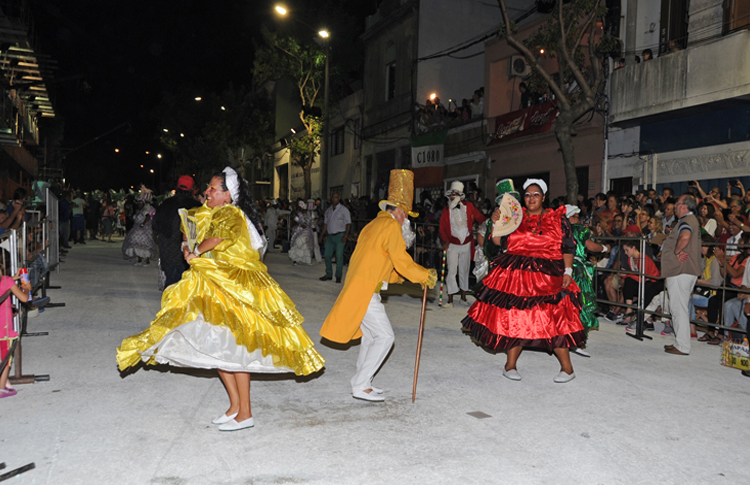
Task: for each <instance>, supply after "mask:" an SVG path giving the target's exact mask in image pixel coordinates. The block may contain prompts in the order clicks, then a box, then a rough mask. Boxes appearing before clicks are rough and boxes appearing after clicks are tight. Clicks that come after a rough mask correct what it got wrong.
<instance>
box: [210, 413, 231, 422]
mask: <svg viewBox="0 0 750 485" xmlns="http://www.w3.org/2000/svg"><path fill="white" fill-rule="evenodd" d="M236 417H237V413H234V414H230V415H229V416H227V415H226V414H222V415H221V416H219V417H218V418H216V419H212V420H211V422H212V423H213V424H224V423H228V422H229V421H231V420H233V419H234V418H236Z"/></svg>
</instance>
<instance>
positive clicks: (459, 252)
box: [440, 180, 487, 308]
mask: <svg viewBox="0 0 750 485" xmlns="http://www.w3.org/2000/svg"><path fill="white" fill-rule="evenodd" d="M445 196H446V197H447V198H448V205H449V207H448V208H447V209H445V210H443V213H442V214H441V216H440V240H441V241H443V251H446V263H445V264H446V269H447V270H448V276H447V277H446V284H447V286H448V302H447V303H443V307H448V308H450V307H452V306H453V295H454V294H455V293H458V291H459V288H460V290H461V299H460V300H459V303H460V304H461V305H463V306H467V307H468V306H469V302H468V301H467V300H466V292H467V291H468V289H469V267H470V266H471V260H472V255H473V254H474V234H473V233H472V228H473V227H474V223H475V222H477V223H479V224H481V223H483V222H484V221H485V220H486V219H487V218H486V217H485V216H483V215H482V213H481V212H479V211H478V210H477V209H476V207H474V204H465V203H463V200H464V197H465V196H464V184H462V183H461V182H459V181H458V180H455V181H453V182H451V187H450V189H448V190H447V191H446V192H445ZM456 276H458V284H456Z"/></svg>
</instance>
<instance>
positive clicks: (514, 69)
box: [508, 56, 531, 77]
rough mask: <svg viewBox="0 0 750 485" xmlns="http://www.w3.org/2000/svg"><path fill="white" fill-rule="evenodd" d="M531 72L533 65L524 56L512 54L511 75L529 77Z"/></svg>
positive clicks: (509, 64) (509, 73)
mask: <svg viewBox="0 0 750 485" xmlns="http://www.w3.org/2000/svg"><path fill="white" fill-rule="evenodd" d="M529 74H531V66H530V65H529V63H528V62H527V61H526V58H525V57H523V56H511V58H510V62H509V63H508V76H509V77H527V76H528V75H529Z"/></svg>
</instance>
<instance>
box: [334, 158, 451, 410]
mask: <svg viewBox="0 0 750 485" xmlns="http://www.w3.org/2000/svg"><path fill="white" fill-rule="evenodd" d="M413 196H414V173H413V172H411V171H410V170H391V179H390V184H389V189H388V199H387V200H382V201H380V204H379V207H380V210H381V212H379V213H378V215H377V217H376V218H375V219H374V220H373V221H372V222H370V223H369V224H367V225H366V226H365V227H364V229H362V232H361V233H360V234H359V238H358V239H357V247H356V249H355V250H354V254H353V255H352V258H351V260H350V262H349V272H348V273H347V276H346V281H345V282H344V287H343V288H342V290H341V293H340V294H339V296H338V298H337V299H336V303H335V304H334V305H333V308H332V309H331V312H330V313H329V314H328V317H327V318H326V320H325V323H323V327H322V328H321V329H320V335H321V336H323V338H325V339H327V340H330V341H332V342H336V343H340V344H346V343H349V342H350V341H351V340H354V339H358V338H360V337H361V338H362V343H361V347H360V350H359V358H358V359H357V371H356V373H355V374H354V377H352V380H351V385H352V397H354V398H355V399H361V400H364V401H370V402H381V401H384V398H383V391H382V390H381V389H378V388H376V387H373V385H372V379H373V377H374V376H375V373H376V372H377V371H378V369H379V368H380V366H381V365H382V364H383V361H384V360H385V358H386V356H387V355H388V352H390V350H391V347H392V346H393V342H394V335H393V328H392V327H391V322H390V321H389V319H388V315H386V313H385V307H384V306H383V304H382V303H381V301H380V290H381V289H386V288H387V287H388V284H389V283H402V282H403V281H404V278H406V279H408V280H409V281H412V282H415V283H420V284H421V285H423V286H424V285H425V284H426V285H427V286H429V287H430V288H433V287H434V286H435V282H436V281H437V272H436V271H435V270H434V269H430V270H427V269H425V268H423V267H422V266H420V265H418V264H417V263H415V262H414V260H413V259H412V257H411V256H410V255H409V253H408V252H407V246H409V245H411V244H412V243H413V242H414V238H415V234H414V231H412V230H411V226H410V225H409V219H408V217H407V214H408V215H411V216H412V217H416V215H417V214H415V213H413V212H412V211H411V209H412V201H413ZM407 239H408V240H409V241H408V242H407Z"/></svg>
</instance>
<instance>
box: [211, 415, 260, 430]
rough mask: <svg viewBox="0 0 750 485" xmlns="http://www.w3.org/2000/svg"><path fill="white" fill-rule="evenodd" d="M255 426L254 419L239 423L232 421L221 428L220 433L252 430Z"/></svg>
mask: <svg viewBox="0 0 750 485" xmlns="http://www.w3.org/2000/svg"><path fill="white" fill-rule="evenodd" d="M253 426H255V421H253V418H248V419H246V420H244V421H242V422H239V423H238V422H237V421H236V420H234V419H232V420H231V421H227V422H226V423H224V424H222V425H221V426H219V431H237V430H240V429H245V428H252V427H253Z"/></svg>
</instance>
